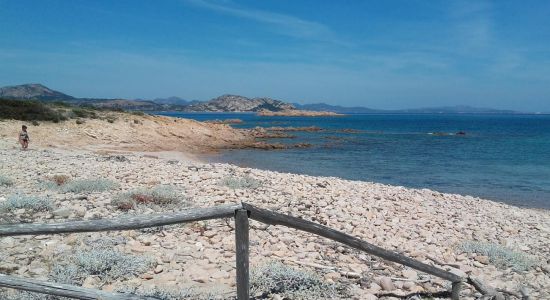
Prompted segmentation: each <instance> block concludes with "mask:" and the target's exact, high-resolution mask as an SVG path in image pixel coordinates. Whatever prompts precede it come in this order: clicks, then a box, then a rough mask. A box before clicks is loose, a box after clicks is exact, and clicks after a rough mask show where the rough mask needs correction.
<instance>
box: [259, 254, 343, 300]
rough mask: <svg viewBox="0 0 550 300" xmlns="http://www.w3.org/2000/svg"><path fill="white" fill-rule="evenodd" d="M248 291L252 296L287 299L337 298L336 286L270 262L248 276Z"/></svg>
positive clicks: (311, 275) (312, 275) (316, 276)
mask: <svg viewBox="0 0 550 300" xmlns="http://www.w3.org/2000/svg"><path fill="white" fill-rule="evenodd" d="M250 289H251V293H252V295H254V296H258V295H260V296H261V297H265V296H268V295H269V294H279V295H281V296H282V297H283V298H289V299H330V298H336V297H337V296H338V289H337V285H336V284H331V283H327V282H325V281H324V280H323V279H322V278H321V277H320V276H318V275H316V274H314V273H310V272H307V271H303V270H297V269H294V268H292V267H289V266H286V265H284V264H282V263H280V262H276V261H271V262H268V263H266V264H264V265H262V266H260V267H258V268H254V269H252V272H251V274H250Z"/></svg>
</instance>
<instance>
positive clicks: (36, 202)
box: [0, 193, 53, 212]
mask: <svg viewBox="0 0 550 300" xmlns="http://www.w3.org/2000/svg"><path fill="white" fill-rule="evenodd" d="M17 209H24V210H26V211H29V212H40V211H50V210H52V209H53V204H52V202H51V201H50V200H49V199H47V198H44V197H38V196H27V195H23V194H19V193H16V194H12V195H10V196H8V197H7V199H6V200H5V201H3V202H0V212H13V211H15V210H17Z"/></svg>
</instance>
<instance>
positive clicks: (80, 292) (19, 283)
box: [0, 274, 156, 300]
mask: <svg viewBox="0 0 550 300" xmlns="http://www.w3.org/2000/svg"><path fill="white" fill-rule="evenodd" d="M0 287H6V288H13V289H17V290H25V291H30V292H36V293H41V294H48V295H55V296H62V297H68V298H75V299H87V300H88V299H89V300H95V299H101V300H131V299H146V300H153V299H156V298H150V297H140V296H136V295H125V294H118V293H108V292H104V291H100V290H93V289H87V288H83V287H79V286H74V285H68V284H60V283H51V282H45V281H41V280H36V279H30V278H20V277H14V276H8V275H5V274H0Z"/></svg>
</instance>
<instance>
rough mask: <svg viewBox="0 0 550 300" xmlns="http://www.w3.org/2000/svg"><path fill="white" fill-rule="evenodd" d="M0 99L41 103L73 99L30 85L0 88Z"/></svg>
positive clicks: (34, 84) (33, 84)
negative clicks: (37, 101) (38, 101)
mask: <svg viewBox="0 0 550 300" xmlns="http://www.w3.org/2000/svg"><path fill="white" fill-rule="evenodd" d="M0 98H6V99H28V100H43V101H67V100H74V99H75V98H74V97H72V96H69V95H67V94H63V93H61V92H58V91H54V90H52V89H49V88H47V87H45V86H43V85H41V84H37V83H31V84H22V85H15V86H6V87H3V88H0Z"/></svg>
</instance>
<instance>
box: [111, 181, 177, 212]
mask: <svg viewBox="0 0 550 300" xmlns="http://www.w3.org/2000/svg"><path fill="white" fill-rule="evenodd" d="M183 197H184V196H183V192H182V191H179V190H177V189H175V188H174V187H173V186H169V185H159V186H156V187H154V188H152V189H136V190H132V191H130V192H127V193H123V194H120V195H118V196H116V197H114V198H113V200H112V201H111V204H112V205H114V206H116V207H118V208H119V209H123V210H128V209H133V208H135V207H136V206H137V205H140V204H145V205H160V206H166V205H170V204H185V205H187V204H186V203H185V202H184V201H182V200H183V199H182V198H183Z"/></svg>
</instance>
